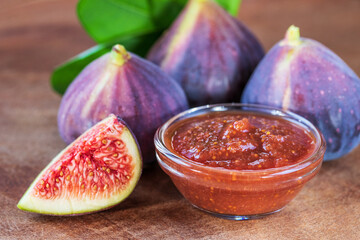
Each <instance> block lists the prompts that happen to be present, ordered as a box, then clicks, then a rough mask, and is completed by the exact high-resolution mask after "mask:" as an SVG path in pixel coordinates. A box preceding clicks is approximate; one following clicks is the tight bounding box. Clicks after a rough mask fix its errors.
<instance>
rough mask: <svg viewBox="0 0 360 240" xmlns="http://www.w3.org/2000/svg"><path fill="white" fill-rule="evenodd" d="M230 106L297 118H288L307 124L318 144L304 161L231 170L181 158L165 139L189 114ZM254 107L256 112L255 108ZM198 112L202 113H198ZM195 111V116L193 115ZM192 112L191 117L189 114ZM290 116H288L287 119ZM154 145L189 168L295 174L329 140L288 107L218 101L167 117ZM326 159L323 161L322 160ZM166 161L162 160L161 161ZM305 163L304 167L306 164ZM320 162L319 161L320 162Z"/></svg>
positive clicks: (314, 158)
mask: <svg viewBox="0 0 360 240" xmlns="http://www.w3.org/2000/svg"><path fill="white" fill-rule="evenodd" d="M228 108H234V109H231V110H232V111H237V110H236V108H239V109H238V111H239V110H240V111H245V112H246V111H249V112H256V110H258V112H259V113H262V114H265V115H271V116H279V117H284V119H285V120H286V121H289V119H292V120H294V121H289V122H291V123H295V124H297V125H298V126H299V127H302V128H304V126H306V129H307V130H308V131H310V132H311V133H312V134H313V135H314V137H315V141H316V147H315V149H314V151H313V153H312V154H311V155H310V156H309V157H307V158H305V159H304V160H302V161H300V162H297V163H295V164H291V165H286V166H282V167H275V168H266V169H228V168H224V167H213V166H207V165H204V164H201V163H198V162H196V161H193V160H190V159H187V158H185V157H182V156H181V155H179V154H176V153H174V152H172V151H171V150H170V149H169V148H168V147H167V146H166V145H165V142H164V135H165V132H166V130H167V129H168V128H169V127H170V126H171V125H172V124H173V123H175V122H176V121H178V120H183V119H186V118H189V117H194V116H198V115H202V114H205V113H206V112H221V111H228V110H229V109H228ZM242 108H251V110H246V109H245V110H243V109H242ZM205 110H211V111H205ZM254 110H255V111H254ZM261 110H263V111H264V110H267V111H271V114H270V113H268V112H262V111H261ZM195 113H199V114H195ZM192 114H195V115H192ZM188 115H190V116H188ZM285 117H287V118H285ZM154 144H155V148H156V150H157V151H159V152H160V153H161V154H163V155H164V156H165V157H167V158H168V159H170V160H171V161H172V162H174V163H176V164H179V165H182V166H188V167H195V168H197V169H200V170H203V171H204V172H205V171H206V172H214V171H215V172H219V173H220V172H221V173H225V174H237V175H238V174H246V175H251V174H256V175H270V174H271V175H277V174H282V173H292V172H296V171H298V170H301V169H303V168H306V167H307V166H309V165H311V164H313V163H315V162H316V161H317V160H319V158H321V157H323V156H324V153H325V150H326V141H325V139H324V136H323V135H322V133H321V132H320V130H319V129H318V128H317V127H316V126H315V125H314V124H312V123H311V122H310V121H309V120H307V119H306V118H304V117H302V116H300V115H298V114H296V113H293V112H291V111H288V110H284V109H280V108H276V107H272V106H266V105H260V104H244V103H219V104H208V105H203V106H198V107H194V108H190V109H188V110H185V111H183V112H181V113H179V114H177V115H175V116H173V117H172V118H170V119H169V120H167V121H166V122H165V123H164V124H163V125H162V126H160V127H159V128H158V129H157V131H156V133H155V136H154ZM158 161H161V160H160V158H158ZM322 161H323V160H321V161H320V163H321V162H322ZM161 164H163V163H161ZM303 165H305V166H303ZM319 165H320V164H319ZM317 166H318V164H317V165H316V166H314V168H316V167H317Z"/></svg>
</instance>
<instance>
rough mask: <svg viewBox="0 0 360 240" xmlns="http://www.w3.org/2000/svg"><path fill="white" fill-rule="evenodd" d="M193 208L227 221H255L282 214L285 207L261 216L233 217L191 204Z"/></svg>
mask: <svg viewBox="0 0 360 240" xmlns="http://www.w3.org/2000/svg"><path fill="white" fill-rule="evenodd" d="M191 205H192V206H193V207H195V208H197V209H199V210H201V211H203V212H206V213H208V214H210V215H213V216H214V217H218V218H222V219H227V220H235V221H243V220H254V219H259V218H263V217H266V216H268V215H270V214H273V213H277V212H280V211H281V210H282V209H283V208H284V207H282V208H280V209H277V210H275V211H272V212H267V213H260V214H253V215H231V214H222V213H216V212H211V211H209V210H205V209H203V208H201V207H199V206H196V205H194V204H191Z"/></svg>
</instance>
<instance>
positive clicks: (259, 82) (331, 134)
mask: <svg viewBox="0 0 360 240" xmlns="http://www.w3.org/2000/svg"><path fill="white" fill-rule="evenodd" d="M242 102H243V103H258V104H265V105H271V106H277V107H281V108H283V109H287V110H291V111H294V112H296V113H298V114H300V115H302V116H304V117H306V118H307V119H309V120H310V121H311V122H313V123H314V124H315V125H316V126H317V127H318V128H319V129H320V130H321V131H322V133H323V134H324V136H325V139H326V143H327V151H326V154H325V159H326V160H331V159H335V158H339V157H341V156H343V155H345V154H347V153H349V152H350V151H351V150H352V149H353V148H354V147H356V146H357V145H358V144H359V142H360V79H359V77H358V76H357V75H356V74H355V73H354V72H353V71H352V70H351V69H350V67H349V66H348V65H346V63H345V62H344V61H343V60H342V59H341V58H340V57H338V56H337V55H336V54H335V53H333V52H332V51H331V50H330V49H328V48H327V47H325V46H324V45H322V44H321V43H319V42H317V41H314V40H311V39H307V38H300V34H299V29H298V28H297V27H294V26H291V27H290V28H289V29H288V31H287V33H286V36H285V39H284V40H282V41H280V42H279V43H277V44H276V45H275V46H274V47H273V48H272V49H271V50H270V51H269V53H268V54H267V55H266V56H265V58H264V59H263V60H262V61H261V63H260V64H259V65H258V67H257V68H256V70H255V71H254V73H253V75H252V76H251V78H250V80H249V82H248V84H247V86H246V88H245V90H244V92H243V95H242Z"/></svg>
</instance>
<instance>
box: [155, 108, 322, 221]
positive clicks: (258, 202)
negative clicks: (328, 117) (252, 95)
mask: <svg viewBox="0 0 360 240" xmlns="http://www.w3.org/2000/svg"><path fill="white" fill-rule="evenodd" d="M295 122H296V121H295V120H294V119H292V120H288V118H287V117H280V116H273V115H271V114H262V113H258V112H249V111H234V112H232V111H224V112H209V113H206V114H203V115H198V116H195V117H188V118H185V119H182V120H178V121H176V122H175V123H173V124H171V125H170V126H169V127H168V128H167V129H166V130H165V132H164V135H163V142H164V145H165V147H166V149H168V151H169V152H170V153H171V154H168V153H167V152H166V151H163V150H162V149H161V148H160V149H159V148H157V154H158V160H159V163H160V166H161V167H162V169H163V170H164V171H165V172H166V173H167V174H168V175H169V176H170V177H171V179H172V181H173V182H174V184H175V185H176V187H177V188H178V189H179V191H180V192H181V193H182V194H183V196H184V197H185V198H186V199H187V200H189V201H190V202H191V203H192V204H193V205H195V206H197V207H199V208H201V209H204V210H206V211H208V212H211V213H215V214H217V215H219V214H221V215H222V216H258V215H259V216H260V215H263V214H268V213H272V212H275V211H278V210H280V209H281V208H282V207H284V206H285V205H286V204H287V203H289V202H290V201H291V200H292V199H293V198H294V197H295V196H296V195H297V193H298V192H299V191H300V190H301V188H302V187H303V186H304V184H305V183H306V182H307V181H309V180H310V179H311V178H313V177H314V176H315V175H316V174H317V172H318V171H319V169H320V166H321V163H322V158H323V156H324V152H325V145H324V142H323V141H322V140H321V137H320V138H319V137H317V138H316V137H315V135H313V134H315V132H316V134H319V133H318V132H317V130H316V129H315V128H312V130H309V129H310V128H308V127H305V125H302V124H300V123H295ZM314 129H315V130H314ZM319 141H320V143H319ZM319 146H320V147H319ZM175 156H176V157H175Z"/></svg>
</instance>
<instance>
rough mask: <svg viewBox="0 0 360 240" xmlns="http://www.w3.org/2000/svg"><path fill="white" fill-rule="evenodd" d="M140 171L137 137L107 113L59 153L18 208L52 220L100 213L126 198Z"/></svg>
mask: <svg viewBox="0 0 360 240" xmlns="http://www.w3.org/2000/svg"><path fill="white" fill-rule="evenodd" d="M141 170H142V158H141V154H140V149H139V147H138V143H137V140H136V138H135V137H134V135H133V134H132V132H131V130H130V129H129V128H128V127H127V126H126V124H125V122H123V121H122V120H121V119H120V118H118V117H116V116H115V115H113V114H111V115H110V116H109V117H107V118H105V119H104V120H103V121H101V122H99V123H97V124H96V125H95V126H93V127H92V128H90V129H89V130H88V131H86V132H85V133H84V134H82V135H81V136H80V137H79V138H77V139H76V140H75V141H74V142H73V143H71V144H70V145H69V146H68V147H66V148H65V149H64V150H63V151H62V152H60V153H59V154H58V155H57V156H56V157H55V158H54V159H53V160H52V161H51V162H50V164H49V165H48V166H47V167H46V168H45V169H44V170H43V171H42V172H41V173H40V174H39V175H38V177H37V178H36V179H35V180H34V182H33V183H32V184H31V186H30V187H29V189H28V190H27V191H26V193H25V194H24V196H23V197H22V198H21V200H20V201H19V203H18V205H17V206H18V208H20V209H22V210H25V211H30V212H36V213H42V214H51V215H77V214H85V213H90V212H95V211H100V210H104V209H107V208H110V207H112V206H115V205H117V204H118V203H120V202H121V201H123V200H124V199H125V198H127V197H128V196H129V195H130V193H131V192H132V191H133V190H134V188H135V185H136V183H137V182H138V180H139V178H140V175H141Z"/></svg>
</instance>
